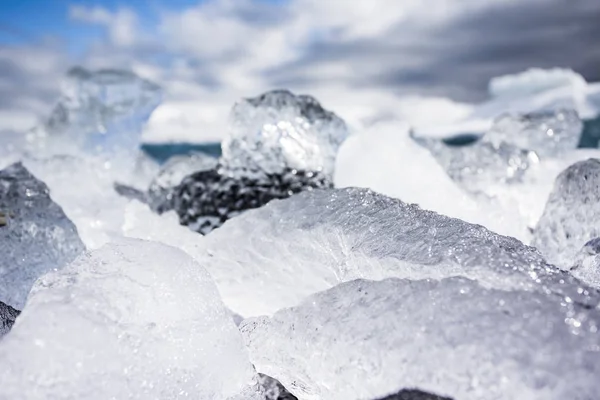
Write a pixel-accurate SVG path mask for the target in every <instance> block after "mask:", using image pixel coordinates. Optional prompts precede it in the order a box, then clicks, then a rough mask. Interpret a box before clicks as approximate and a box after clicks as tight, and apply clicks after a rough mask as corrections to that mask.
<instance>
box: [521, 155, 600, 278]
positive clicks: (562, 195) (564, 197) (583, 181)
mask: <svg viewBox="0 0 600 400" xmlns="http://www.w3.org/2000/svg"><path fill="white" fill-rule="evenodd" d="M599 218H600V160H597V159H592V158H591V159H588V160H586V161H580V162H577V163H575V164H573V165H571V166H570V167H568V168H567V169H566V170H564V171H563V172H561V173H560V175H558V177H557V178H556V181H555V183H554V188H553V190H552V193H550V196H549V197H548V201H547V202H546V207H545V209H544V213H543V214H542V216H541V218H540V220H539V222H538V224H537V226H536V228H535V232H534V237H533V241H532V245H533V246H535V247H537V248H538V249H539V250H540V251H541V252H542V254H544V256H545V257H546V258H547V259H548V261H549V262H551V263H554V264H556V265H558V266H559V267H561V268H564V269H568V268H569V267H571V266H572V263H573V260H574V259H575V255H576V254H577V252H578V251H579V249H581V248H582V247H583V245H584V244H585V243H586V242H587V241H588V240H590V239H593V238H595V237H598V236H600V226H598V224H597V221H598V220H599Z"/></svg>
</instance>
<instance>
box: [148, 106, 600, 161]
mask: <svg viewBox="0 0 600 400" xmlns="http://www.w3.org/2000/svg"><path fill="white" fill-rule="evenodd" d="M478 137H479V134H477V133H464V134H460V135H456V136H454V137H452V138H448V139H445V141H446V143H448V144H449V145H452V146H466V145H469V144H470V143H473V142H475V141H476V140H477V138H478ZM599 142H600V116H598V117H596V118H595V119H589V120H585V121H583V132H582V134H581V140H580V141H579V147H580V148H598V147H599V146H598V144H599ZM142 150H143V151H144V152H146V154H148V155H149V156H150V157H152V158H154V159H155V160H157V161H158V162H159V163H164V162H165V161H167V160H168V159H169V158H170V157H172V156H176V155H185V154H190V153H194V152H202V153H206V154H209V155H211V156H213V157H220V156H221V143H218V142H211V143H144V144H142Z"/></svg>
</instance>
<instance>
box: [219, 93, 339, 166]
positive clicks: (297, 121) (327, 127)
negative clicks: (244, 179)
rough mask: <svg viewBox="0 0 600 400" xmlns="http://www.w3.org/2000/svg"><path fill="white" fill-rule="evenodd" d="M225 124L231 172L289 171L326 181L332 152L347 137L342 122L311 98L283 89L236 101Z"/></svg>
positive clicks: (225, 161)
mask: <svg viewBox="0 0 600 400" xmlns="http://www.w3.org/2000/svg"><path fill="white" fill-rule="evenodd" d="M230 120H231V122H230V125H231V127H230V133H229V136H228V137H226V138H225V139H224V140H223V142H222V144H221V146H222V149H223V159H222V162H223V165H224V167H225V168H226V169H227V170H228V171H230V173H242V174H243V173H245V172H246V170H250V171H261V172H263V173H265V174H277V173H281V172H282V171H283V170H285V169H290V170H301V171H312V172H322V173H323V174H325V175H326V176H329V177H331V176H332V174H333V168H334V163H335V155H336V153H337V150H338V148H339V147H340V145H341V144H342V142H343V141H344V140H345V139H346V137H347V136H348V129H347V127H346V124H345V123H344V121H343V120H341V119H340V118H339V117H337V116H336V115H335V114H334V113H332V112H330V111H327V110H325V109H324V108H323V107H321V105H320V104H319V102H318V101H317V100H316V99H314V98H313V97H311V96H305V95H300V96H296V95H294V94H292V93H291V92H289V91H287V90H274V91H271V92H267V93H264V94H262V95H260V96H258V97H255V98H250V99H243V100H241V101H239V102H238V103H236V104H235V105H234V107H233V110H232V112H231V117H230Z"/></svg>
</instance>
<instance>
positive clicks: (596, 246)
mask: <svg viewBox="0 0 600 400" xmlns="http://www.w3.org/2000/svg"><path fill="white" fill-rule="evenodd" d="M571 273H572V274H573V275H575V276H576V277H577V278H579V279H580V280H581V281H582V282H585V283H586V284H588V285H590V286H592V287H595V288H596V289H600V238H594V239H592V240H590V241H589V242H587V243H586V244H585V245H584V246H583V248H582V249H581V250H580V251H579V253H577V256H576V257H575V262H574V264H573V267H572V268H571Z"/></svg>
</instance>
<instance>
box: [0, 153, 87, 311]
mask: <svg viewBox="0 0 600 400" xmlns="http://www.w3.org/2000/svg"><path fill="white" fill-rule="evenodd" d="M84 250H85V247H84V245H83V243H82V242H81V239H80V238H79V235H78V233H77V228H76V227H75V225H73V223H72V222H71V221H70V220H69V219H68V218H67V216H66V215H65V213H64V212H63V210H62V209H61V207H60V206H58V205H57V204H56V203H55V202H54V201H52V199H51V198H50V193H49V190H48V187H47V186H46V185H45V184H44V182H42V181H40V180H38V179H37V178H36V177H35V176H33V175H32V174H31V173H30V172H29V171H28V170H27V169H26V168H25V167H24V166H23V164H21V163H16V164H12V165H10V166H8V167H7V168H5V169H3V170H1V171H0V255H1V256H0V301H1V302H3V303H5V304H7V305H9V306H12V307H15V308H17V309H21V308H22V307H23V305H24V304H25V300H26V298H27V295H28V293H29V290H30V289H31V286H32V285H33V283H34V282H35V280H36V279H37V278H38V277H39V276H41V275H43V274H44V273H46V272H49V271H52V270H55V269H58V268H62V267H63V266H64V265H66V264H68V263H69V262H71V261H72V260H73V259H75V257H77V256H78V255H79V254H80V253H82V252H83V251H84Z"/></svg>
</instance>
